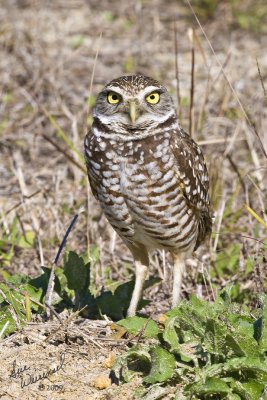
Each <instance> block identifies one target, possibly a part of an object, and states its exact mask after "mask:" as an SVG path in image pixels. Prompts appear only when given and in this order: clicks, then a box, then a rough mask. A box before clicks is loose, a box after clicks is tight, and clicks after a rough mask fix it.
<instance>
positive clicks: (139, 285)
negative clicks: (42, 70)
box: [127, 244, 149, 317]
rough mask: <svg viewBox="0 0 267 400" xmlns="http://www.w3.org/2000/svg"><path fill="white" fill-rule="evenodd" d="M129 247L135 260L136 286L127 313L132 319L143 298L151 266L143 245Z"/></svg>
mask: <svg viewBox="0 0 267 400" xmlns="http://www.w3.org/2000/svg"><path fill="white" fill-rule="evenodd" d="M128 247H129V248H130V250H131V252H132V253H133V256H134V259H135V285H134V291H133V294H132V298H131V302H130V306H129V308H128V311H127V316H128V317H132V316H134V315H135V314H136V310H137V306H138V303H139V301H140V299H141V297H142V291H143V286H144V282H145V279H146V275H147V269H148V266H149V257H148V252H147V249H146V247H145V246H144V245H142V244H140V245H138V246H128Z"/></svg>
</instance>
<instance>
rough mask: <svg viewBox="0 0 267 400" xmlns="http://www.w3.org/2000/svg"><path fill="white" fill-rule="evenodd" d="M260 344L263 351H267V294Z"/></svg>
mask: <svg viewBox="0 0 267 400" xmlns="http://www.w3.org/2000/svg"><path fill="white" fill-rule="evenodd" d="M260 346H261V349H262V350H263V351H265V352H267V296H265V299H264V303H263V311H262V319H261V335H260Z"/></svg>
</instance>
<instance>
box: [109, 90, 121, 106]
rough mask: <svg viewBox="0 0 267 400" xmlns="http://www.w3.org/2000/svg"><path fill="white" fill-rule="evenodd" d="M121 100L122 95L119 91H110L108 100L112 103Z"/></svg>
mask: <svg viewBox="0 0 267 400" xmlns="http://www.w3.org/2000/svg"><path fill="white" fill-rule="evenodd" d="M120 100H121V97H120V96H119V95H118V94H117V93H115V92H109V93H108V102H109V103H110V104H117V103H119V102H120Z"/></svg>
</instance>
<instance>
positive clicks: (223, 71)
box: [185, 0, 267, 158]
mask: <svg viewBox="0 0 267 400" xmlns="http://www.w3.org/2000/svg"><path fill="white" fill-rule="evenodd" d="M185 1H186V2H187V4H188V6H189V8H190V10H191V12H192V14H193V15H194V18H195V20H196V21H197V24H198V26H199V27H200V29H201V31H202V33H203V35H204V37H205V39H206V41H207V43H208V45H209V47H210V49H211V51H212V54H213V55H214V57H215V59H216V62H217V63H218V65H219V66H220V67H221V70H222V74H223V76H224V78H225V80H226V82H227V83H228V85H229V87H230V89H231V91H232V92H233V95H234V97H235V99H236V101H237V103H238V104H239V107H240V109H241V111H242V113H243V115H244V117H245V119H246V121H247V122H248V125H249V126H250V127H251V128H252V129H253V131H254V133H255V135H256V136H257V138H258V140H259V143H260V147H261V150H262V152H263V154H264V156H265V157H266V158H267V153H266V151H265V148H264V146H263V143H262V140H261V138H260V136H259V133H258V131H257V129H256V126H255V124H254V123H253V122H252V120H251V119H250V118H249V116H248V113H247V112H246V110H245V108H244V106H243V104H242V103H241V100H240V99H239V96H238V94H237V92H236V91H235V89H234V87H233V85H232V83H231V82H230V80H229V78H228V76H227V75H226V72H225V70H224V68H223V65H222V63H221V62H220V60H219V58H218V56H217V54H216V53H215V50H214V49H213V47H212V44H211V42H210V40H209V38H208V36H207V34H206V32H205V31H204V28H203V27H202V25H201V23H200V21H199V19H198V17H197V15H196V13H195V11H194V9H193V7H192V5H191V3H190V1H189V0H185Z"/></svg>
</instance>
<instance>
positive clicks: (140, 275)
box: [85, 75, 212, 316]
mask: <svg viewBox="0 0 267 400" xmlns="http://www.w3.org/2000/svg"><path fill="white" fill-rule="evenodd" d="M85 158H86V164H87V170H88V176H89V181H90V185H91V188H92V191H93V194H94V196H95V197H96V199H97V200H98V201H99V202H100V205H101V207H102V209H103V211H104V213H105V215H106V217H107V219H108V221H109V222H110V224H111V225H112V226H113V228H114V229H115V231H116V232H117V233H118V235H119V236H120V237H121V238H122V240H123V241H124V243H125V244H126V245H127V246H128V248H129V249H130V251H131V252H132V254H133V257H134V259H135V266H136V279H135V287H134V291H133V295H132V299H131V303H130V306H129V308H128V313H127V315H129V316H131V315H135V313H136V309H137V306H138V302H139V300H140V298H141V294H142V288H143V284H144V281H145V278H146V274H147V269H148V266H149V257H148V252H149V250H151V249H155V248H159V249H165V250H169V251H170V252H171V253H172V254H173V257H174V273H173V297H172V306H175V305H176V304H177V303H178V301H179V298H180V290H181V280H182V275H183V271H184V266H185V259H186V257H188V256H189V255H191V253H192V252H193V250H194V249H196V248H197V247H198V246H199V244H200V243H201V242H202V241H203V240H204V238H205V237H206V236H207V235H208V234H209V233H210V231H211V224H212V223H211V214H210V206H209V195H208V187H209V178H208V173H207V168H206V165H205V162H204V158H203V155H202V152H201V150H200V148H199V147H198V145H197V144H196V143H195V142H194V141H193V140H192V139H191V138H190V137H189V136H188V135H187V134H186V133H185V132H184V131H183V130H182V128H181V127H180V126H179V123H178V119H177V115H176V111H175V108H174V105H173V102H172V99H171V97H170V95H169V94H168V92H167V89H166V88H165V87H164V86H162V85H161V84H160V83H159V82H157V81H156V80H154V79H152V78H148V77H146V76H143V75H133V76H122V77H120V78H118V79H114V80H112V81H111V82H110V83H108V84H107V85H106V86H105V87H104V89H103V90H102V91H101V92H100V93H99V95H98V97H97V101H96V107H95V110H94V122H93V126H92V129H91V131H90V132H89V133H88V135H87V136H86V138H85Z"/></svg>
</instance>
